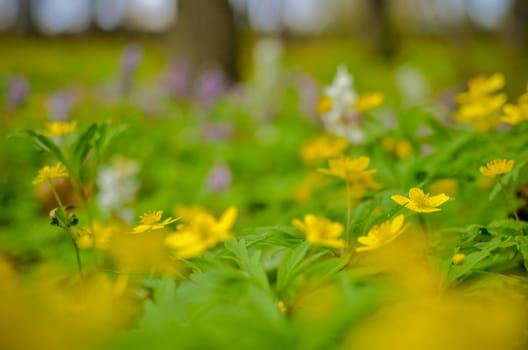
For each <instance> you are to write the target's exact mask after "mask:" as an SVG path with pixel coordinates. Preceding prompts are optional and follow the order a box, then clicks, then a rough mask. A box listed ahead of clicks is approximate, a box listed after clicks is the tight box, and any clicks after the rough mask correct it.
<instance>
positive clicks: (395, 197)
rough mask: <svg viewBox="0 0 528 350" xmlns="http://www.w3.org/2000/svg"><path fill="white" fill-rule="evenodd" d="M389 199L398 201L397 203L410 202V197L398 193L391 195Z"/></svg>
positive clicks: (404, 203)
mask: <svg viewBox="0 0 528 350" xmlns="http://www.w3.org/2000/svg"><path fill="white" fill-rule="evenodd" d="M391 199H392V200H393V201H395V202H396V203H398V204H399V205H407V204H408V203H409V202H410V199H409V198H407V197H404V196H402V195H399V194H395V195H392V196H391Z"/></svg>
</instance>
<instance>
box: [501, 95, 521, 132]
mask: <svg viewBox="0 0 528 350" xmlns="http://www.w3.org/2000/svg"><path fill="white" fill-rule="evenodd" d="M502 111H503V112H504V115H503V116H502V117H501V118H500V120H501V122H503V123H507V124H511V125H517V124H519V123H522V122H524V121H526V120H528V92H526V93H524V94H522V95H521V97H519V99H518V100H517V104H516V105H513V104H507V105H505V106H504V108H503V109H502Z"/></svg>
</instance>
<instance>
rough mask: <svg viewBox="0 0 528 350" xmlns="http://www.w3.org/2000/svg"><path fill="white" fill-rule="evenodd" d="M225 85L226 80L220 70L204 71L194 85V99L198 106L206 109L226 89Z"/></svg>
mask: <svg viewBox="0 0 528 350" xmlns="http://www.w3.org/2000/svg"><path fill="white" fill-rule="evenodd" d="M227 85H228V83H227V79H226V77H225V75H224V73H223V72H222V71H221V70H219V69H211V70H208V71H205V72H203V73H202V74H200V76H199V77H198V79H197V80H196V82H195V84H194V97H195V98H196V100H197V102H198V103H199V104H200V105H202V106H205V107H208V106H210V105H211V104H213V102H215V101H216V99H217V98H218V97H219V96H220V95H221V94H222V93H223V92H224V91H225V90H226V89H227Z"/></svg>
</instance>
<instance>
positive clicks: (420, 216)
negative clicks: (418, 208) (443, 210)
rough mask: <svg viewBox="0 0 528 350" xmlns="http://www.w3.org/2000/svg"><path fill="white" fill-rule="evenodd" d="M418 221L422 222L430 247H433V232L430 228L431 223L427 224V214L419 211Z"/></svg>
mask: <svg viewBox="0 0 528 350" xmlns="http://www.w3.org/2000/svg"><path fill="white" fill-rule="evenodd" d="M418 222H419V223H420V226H421V227H422V230H423V231H424V235H425V241H426V244H427V246H428V248H429V249H432V248H433V242H432V237H431V232H430V230H429V225H428V224H427V220H426V219H425V216H424V215H423V214H421V213H418Z"/></svg>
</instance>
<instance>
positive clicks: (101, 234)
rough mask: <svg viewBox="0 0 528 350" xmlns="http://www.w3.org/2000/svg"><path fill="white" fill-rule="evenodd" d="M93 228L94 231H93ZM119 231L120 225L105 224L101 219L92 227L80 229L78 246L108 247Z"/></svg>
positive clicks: (101, 248) (103, 248)
mask: <svg viewBox="0 0 528 350" xmlns="http://www.w3.org/2000/svg"><path fill="white" fill-rule="evenodd" d="M92 229H93V232H92ZM118 232H119V227H117V226H115V225H108V226H104V225H103V224H102V223H101V222H99V221H94V222H93V223H92V225H91V227H90V228H87V227H86V228H82V229H81V230H79V233H78V237H77V240H76V241H77V246H78V247H79V248H81V249H87V248H91V247H95V248H96V249H99V250H105V249H107V248H108V246H109V243H110V239H111V238H112V236H113V235H114V234H116V233H118Z"/></svg>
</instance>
